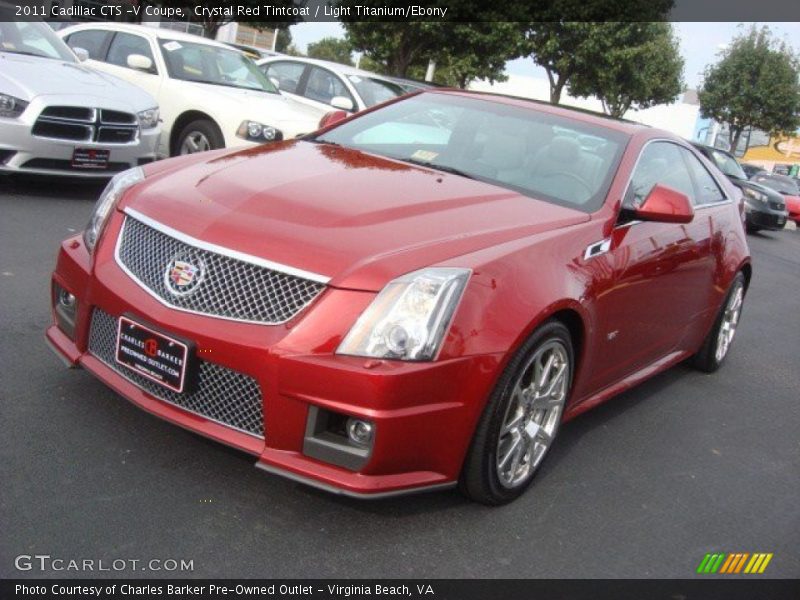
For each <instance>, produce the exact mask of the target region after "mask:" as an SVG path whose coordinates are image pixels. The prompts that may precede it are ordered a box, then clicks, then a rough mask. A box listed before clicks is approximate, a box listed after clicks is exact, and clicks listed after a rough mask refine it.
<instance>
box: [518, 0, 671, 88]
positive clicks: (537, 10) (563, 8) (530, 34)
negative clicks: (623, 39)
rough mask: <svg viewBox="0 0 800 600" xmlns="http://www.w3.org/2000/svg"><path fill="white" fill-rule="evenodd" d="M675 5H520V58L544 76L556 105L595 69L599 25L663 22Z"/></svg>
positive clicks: (580, 0) (599, 0) (571, 0)
mask: <svg viewBox="0 0 800 600" xmlns="http://www.w3.org/2000/svg"><path fill="white" fill-rule="evenodd" d="M673 4H674V0H627V1H626V2H619V1H618V0H548V1H547V2H544V3H537V2H528V3H518V7H517V8H516V11H517V13H518V14H519V13H522V14H524V18H520V19H519V20H520V21H525V23H524V24H523V25H524V26H525V42H524V44H523V50H522V52H521V55H522V56H531V57H532V58H533V61H534V62H535V63H536V64H537V65H540V66H542V67H544V69H545V71H546V72H547V78H548V79H549V81H550V102H552V103H553V104H558V103H559V102H560V101H561V93H562V92H563V91H564V89H565V88H566V86H567V84H568V83H569V81H570V79H572V78H573V77H574V76H575V75H577V74H579V73H591V72H593V71H594V70H595V69H596V68H597V61H598V59H600V58H601V54H602V52H603V51H604V50H603V49H604V48H606V47H607V44H606V43H605V41H606V40H604V39H603V35H604V33H603V28H602V27H600V24H601V23H605V24H608V25H611V24H613V23H623V22H636V21H638V22H650V21H663V20H665V19H666V16H667V14H668V12H669V10H670V9H671V8H672V6H673Z"/></svg>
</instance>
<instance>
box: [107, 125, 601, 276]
mask: <svg viewBox="0 0 800 600" xmlns="http://www.w3.org/2000/svg"><path fill="white" fill-rule="evenodd" d="M127 207H130V208H132V209H134V210H137V211H139V212H141V213H142V214H144V215H146V216H148V217H150V218H152V219H155V220H156V221H159V222H161V223H164V224H165V225H168V226H170V227H172V228H174V229H177V230H178V231H181V232H183V233H185V234H187V235H190V236H192V237H195V238H198V239H202V240H204V241H207V242H211V243H213V244H218V245H220V246H224V247H227V248H232V249H234V250H237V251H239V252H244V253H247V254H251V255H254V256H258V257H261V258H264V259H267V260H270V261H273V262H277V263H281V264H284V265H288V266H291V267H294V268H298V269H303V270H305V271H311V272H314V273H318V274H320V275H323V276H326V277H330V278H331V282H330V283H331V285H333V286H338V287H344V288H351V289H362V290H375V291H377V290H379V289H381V288H382V287H383V286H384V285H385V284H386V283H387V282H388V281H389V280H391V279H393V278H394V277H397V276H399V275H402V274H404V273H408V272H410V271H413V270H415V269H419V268H422V267H425V266H429V265H434V264H437V263H440V262H442V261H445V260H447V259H450V258H454V257H457V256H461V255H464V254H468V253H470V252H473V251H476V250H479V249H482V248H486V247H488V246H492V245H495V244H500V243H503V242H507V241H511V240H514V239H517V238H520V237H524V236H529V235H534V234H536V233H540V232H544V231H547V230H551V229H556V228H560V227H565V226H568V225H572V224H575V223H579V222H583V221H587V220H589V215H587V214H585V213H582V212H579V211H576V210H572V209H569V208H564V207H560V206H556V205H554V204H550V203H547V202H543V201H539V200H535V199H533V198H529V197H527V196H522V195H520V194H518V193H516V192H514V191H511V190H507V189H504V188H500V187H497V186H494V185H490V184H487V183H482V182H478V181H473V180H470V179H467V178H464V177H460V176H457V175H448V174H444V173H440V172H437V171H433V170H430V169H426V168H422V167H416V166H413V165H409V164H406V163H402V162H398V161H393V160H389V159H384V158H381V157H376V156H374V155H369V154H364V153H361V152H358V151H356V150H350V149H346V148H341V147H334V146H327V145H323V144H314V143H311V142H304V141H291V142H283V143H278V144H272V145H265V146H259V147H256V148H251V149H247V150H242V151H238V152H230V151H229V152H227V153H224V154H218V153H215V154H214V155H211V156H209V157H202V158H198V159H197V160H196V162H194V163H189V162H187V161H182V162H181V163H179V165H178V166H177V168H174V169H163V170H161V171H158V172H155V173H153V174H152V175H150V176H149V177H148V178H147V179H146V180H145V181H144V182H143V183H142V184H140V185H138V186H137V187H136V188H135V189H134V190H132V191H131V193H129V194H127V195H126V197H125V200H124V202H123V204H122V205H121V206H120V208H121V209H124V208H127ZM464 266H467V267H468V266H471V265H469V264H465V265H464Z"/></svg>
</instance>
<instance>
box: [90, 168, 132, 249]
mask: <svg viewBox="0 0 800 600" xmlns="http://www.w3.org/2000/svg"><path fill="white" fill-rule="evenodd" d="M143 179H144V171H142V168H141V167H134V168H133V169H128V170H127V171H122V172H121V173H117V174H116V175H114V177H112V178H111V181H109V182H108V185H107V186H106V189H104V190H103V193H102V194H100V198H99V199H98V200H97V204H95V205H94V212H92V218H91V219H89V224H88V225H87V226H86V230H85V231H84V232H83V242H84V244H86V248H87V249H88V250H89V252H92V251H94V247H95V244H97V240H98V239H100V234H101V233H103V228H104V227H105V226H106V221H108V215H110V214H111V211H112V210H113V209H114V207H115V206H116V205H117V202H118V201H119V199H120V198H121V197H122V194H123V192H124V191H125V190H127V189H128V188H129V187H131V186H133V185H136V184H137V183H139V182H140V181H142V180H143Z"/></svg>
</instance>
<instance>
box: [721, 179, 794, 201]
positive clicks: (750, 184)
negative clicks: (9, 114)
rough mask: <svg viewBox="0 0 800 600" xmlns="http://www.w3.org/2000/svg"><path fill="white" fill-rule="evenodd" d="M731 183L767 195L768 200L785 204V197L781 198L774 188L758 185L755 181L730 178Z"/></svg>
mask: <svg viewBox="0 0 800 600" xmlns="http://www.w3.org/2000/svg"><path fill="white" fill-rule="evenodd" d="M728 179H730V181H731V183H732V184H733V185H735V186H737V187H739V188H740V189H743V190H744V189H749V190H753V191H755V192H760V193H762V194H765V195H766V196H767V198H769V199H770V200H772V201H774V202H783V196H781V195H780V194H779V193H778V192H776V191H775V190H773V189H772V188H768V187H767V186H765V185H761V184H760V183H756V182H755V181H750V180H744V179H734V178H732V177H729V178H728ZM745 200H747V196H745Z"/></svg>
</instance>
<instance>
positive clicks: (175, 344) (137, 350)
mask: <svg viewBox="0 0 800 600" xmlns="http://www.w3.org/2000/svg"><path fill="white" fill-rule="evenodd" d="M191 358H192V353H191V348H190V346H189V344H187V343H186V342H182V341H180V340H177V339H175V338H173V337H170V336H168V335H164V334H163V333H160V332H158V331H154V330H153V329H151V328H149V327H147V326H145V325H142V324H141V323H137V322H136V321H132V320H131V319H129V318H127V317H120V318H119V322H118V325H117V352H116V359H117V362H118V363H119V364H121V365H123V366H125V367H127V368H129V369H131V370H133V371H135V372H137V373H138V374H139V375H142V376H143V377H147V378H148V379H152V380H153V381H155V382H156V383H159V384H161V385H163V386H164V387H165V388H168V389H170V390H172V391H174V392H178V393H181V392H183V391H184V390H185V389H186V380H187V373H189V372H190V370H189V361H190V360H191Z"/></svg>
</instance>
